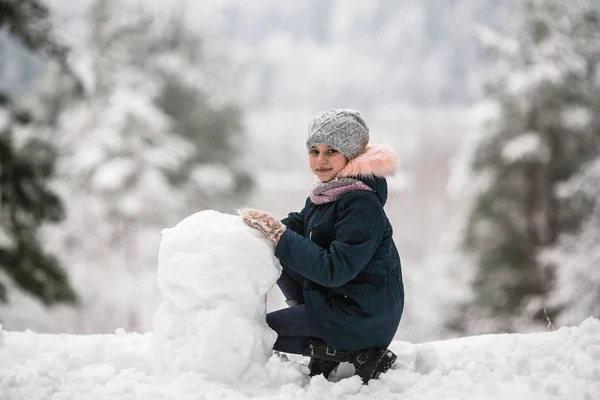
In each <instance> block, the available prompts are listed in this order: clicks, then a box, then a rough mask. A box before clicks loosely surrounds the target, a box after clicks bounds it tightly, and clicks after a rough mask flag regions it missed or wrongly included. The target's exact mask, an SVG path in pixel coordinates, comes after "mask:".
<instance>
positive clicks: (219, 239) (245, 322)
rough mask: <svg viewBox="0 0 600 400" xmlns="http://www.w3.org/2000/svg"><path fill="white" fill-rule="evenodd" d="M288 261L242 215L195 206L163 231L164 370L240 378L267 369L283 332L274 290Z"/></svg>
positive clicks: (160, 343)
mask: <svg viewBox="0 0 600 400" xmlns="http://www.w3.org/2000/svg"><path fill="white" fill-rule="evenodd" d="M280 271H281V267H280V265H279V262H278V260H277V259H276V258H275V256H274V255H273V247H272V245H271V244H270V243H269V242H268V241H267V240H266V239H265V238H264V237H263V236H262V235H261V234H260V233H259V232H258V231H256V230H254V229H252V228H250V227H248V226H247V225H246V224H244V223H243V222H242V221H241V219H240V218H239V217H237V216H233V215H227V214H221V213H218V212H216V211H202V212H199V213H196V214H193V215H191V216H189V217H187V218H185V219H184V220H183V221H181V222H180V223H179V224H177V225H176V226H175V227H174V228H171V229H165V230H163V231H162V241H161V244H160V250H159V256H158V286H159V288H160V291H161V294H162V302H161V304H160V306H159V307H158V309H157V311H156V313H155V315H154V320H153V326H154V337H153V348H154V353H155V356H156V359H157V363H158V370H159V372H160V373H161V374H164V375H167V376H170V377H176V376H180V375H181V374H183V373H186V372H194V373H201V374H205V375H206V376H207V377H208V378H210V379H212V380H218V381H225V382H236V381H238V380H239V379H252V378H257V377H259V376H264V375H265V373H266V372H265V369H264V366H265V364H266V363H267V361H268V360H269V358H270V357H271V355H272V349H273V343H274V342H275V340H276V338H277V335H276V333H275V332H274V331H272V330H271V329H270V328H269V327H268V325H267V324H266V322H265V315H266V295H267V292H268V291H269V290H270V289H271V288H272V287H273V285H274V284H275V282H276V281H277V278H278V277H279V274H280Z"/></svg>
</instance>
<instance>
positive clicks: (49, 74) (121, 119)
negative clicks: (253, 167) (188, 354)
mask: <svg viewBox="0 0 600 400" xmlns="http://www.w3.org/2000/svg"><path fill="white" fill-rule="evenodd" d="M122 6H123V4H121V3H119V2H116V1H111V0H95V1H93V2H92V3H91V5H90V8H89V10H88V13H87V16H86V23H85V24H84V25H82V28H83V29H82V31H81V32H79V33H78V34H77V35H76V38H77V40H74V41H73V44H72V46H71V48H70V59H71V60H73V63H74V65H76V66H77V69H76V73H77V76H78V77H80V79H81V81H82V93H81V94H79V93H78V90H77V86H76V85H74V82H73V79H72V77H69V76H68V75H67V74H65V71H64V70H63V69H62V68H59V67H58V66H57V65H52V64H49V65H48V67H47V69H46V71H45V72H44V73H43V74H42V76H41V78H40V80H39V84H38V85H37V87H36V90H35V92H34V93H33V95H32V96H31V101H32V104H33V105H32V107H33V108H34V109H35V115H34V123H35V125H36V128H37V129H39V130H40V131H44V132H45V135H46V137H47V138H49V139H50V140H52V142H53V143H56V144H57V146H58V148H59V149H60V152H61V153H60V157H59V160H58V163H57V187H58V188H59V189H60V193H61V194H62V195H63V196H64V198H65V205H66V208H67V211H68V218H67V220H66V221H65V222H64V223H63V224H61V226H59V227H56V228H54V229H52V231H51V235H49V236H48V240H49V242H51V243H52V245H53V246H55V248H56V249H58V250H59V252H60V254H61V256H62V257H64V259H65V260H66V261H68V263H69V265H70V268H71V269H72V272H73V275H75V276H76V277H77V281H76V282H77V284H78V285H81V286H85V287H90V288H89V289H88V290H86V293H84V294H83V295H82V301H81V302H82V306H83V307H82V308H81V313H80V314H79V315H76V314H74V313H73V312H72V311H70V310H66V311H65V312H66V313H68V314H67V315H65V316H63V321H64V320H71V321H72V324H71V325H73V326H77V328H76V329H77V331H78V332H110V331H114V329H115V328H116V327H124V328H126V329H128V330H138V331H139V330H144V329H147V328H148V327H149V326H150V325H149V323H150V320H151V316H152V313H153V312H154V310H155V307H156V304H153V303H151V302H148V301H145V302H143V303H140V302H139V301H137V300H138V299H140V298H144V299H152V298H158V296H157V293H156V292H155V290H156V288H155V284H154V283H155V282H154V281H155V273H156V269H155V268H156V249H157V248H158V245H159V241H160V231H161V230H162V229H163V228H164V227H166V226H172V225H173V224H175V223H177V222H178V221H179V220H181V219H182V218H183V217H185V216H187V215H189V214H190V213H192V212H197V211H199V210H201V209H206V208H212V209H222V210H227V211H228V212H231V207H227V206H228V204H227V203H228V200H232V202H233V201H234V200H233V199H235V203H236V204H239V202H240V196H242V195H243V194H244V193H245V191H247V189H248V188H249V187H250V186H251V184H252V181H251V180H250V178H249V174H248V173H247V172H246V171H247V168H246V165H245V164H244V163H243V160H244V157H243V152H242V151H243V144H244V142H243V139H244V131H243V126H242V106H241V102H240V101H238V100H237V97H239V94H238V90H239V89H238V88H239V86H237V85H234V84H232V82H234V81H235V76H232V73H233V72H235V71H231V68H230V64H228V63H226V62H224V61H223V60H222V59H218V58H214V57H213V54H209V52H208V51H207V50H206V49H205V46H204V45H203V42H202V40H201V38H200V37H199V36H198V34H197V33H195V32H193V31H192V30H191V29H188V28H186V27H185V25H184V24H183V23H182V22H181V21H180V20H171V21H170V23H168V24H167V26H166V29H162V28H163V27H161V26H159V24H158V22H157V21H156V20H155V19H154V18H153V17H151V16H150V15H149V14H148V12H147V11H145V10H144V9H143V8H134V9H127V12H124V9H123V8H122ZM174 18H175V17H174ZM230 72H232V73H230ZM236 89H238V90H236ZM100 281H101V282H103V285H102V286H97V285H95V283H96V282H100ZM106 287H110V288H111V289H112V290H106ZM117 287H120V289H116V288H117ZM73 318H74V320H73ZM49 325H51V323H49ZM50 329H52V328H50Z"/></svg>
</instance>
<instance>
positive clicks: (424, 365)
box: [0, 318, 600, 400]
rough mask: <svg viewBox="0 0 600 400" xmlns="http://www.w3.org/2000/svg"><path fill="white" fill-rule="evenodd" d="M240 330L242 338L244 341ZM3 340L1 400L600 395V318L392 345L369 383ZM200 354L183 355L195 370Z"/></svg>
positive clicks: (568, 399) (96, 339)
mask: <svg viewBox="0 0 600 400" xmlns="http://www.w3.org/2000/svg"><path fill="white" fill-rule="evenodd" d="M236 333H237V335H238V336H239V337H240V338H241V340H243V338H244V336H245V335H246V332H241V331H240V332H236ZM3 336H4V344H3V345H2V346H0V399H2V400H87V399H90V400H91V399H102V400H172V399H178V400H196V399H204V400H223V399H236V400H237V399H265V400H268V399H272V400H275V399H290V400H294V399H315V400H316V399H319V400H320V399H328V398H341V399H353V400H367V399H368V400H378V399H381V400H384V399H385V400H389V399H406V400H418V399H423V400H425V399H427V400H430V399H466V400H469V399H477V400H505V399H533V400H563V399H564V400H596V399H600V321H598V320H597V319H592V318H590V319H587V320H586V321H584V322H583V323H581V324H580V325H579V326H576V327H573V328H561V329H559V330H557V331H553V332H546V333H529V334H504V335H484V336H476V337H467V338H462V339H454V340H447V341H439V342H431V343H423V344H417V345H414V344H411V343H407V342H400V341H394V342H393V343H392V344H391V346H390V348H391V349H392V350H393V351H394V352H395V353H396V354H397V355H398V361H397V362H396V365H394V367H393V369H392V370H390V371H388V372H387V373H385V374H384V375H382V376H381V378H379V379H377V380H373V381H371V382H369V384H368V385H367V386H364V385H361V382H360V379H359V378H358V377H356V376H354V377H350V378H345V379H341V380H340V381H339V382H330V381H327V380H325V379H324V378H323V377H322V376H316V377H313V378H312V379H309V377H308V376H307V369H306V367H304V366H301V365H299V364H298V363H296V362H292V361H284V360H282V359H280V358H278V357H277V356H272V357H271V359H270V360H269V362H268V363H267V365H266V368H265V370H266V371H267V376H266V377H264V378H261V379H257V380H255V381H252V382H249V381H247V380H240V381H238V382H235V383H231V382H224V381H222V380H221V381H219V380H213V379H211V378H210V377H208V376H201V375H199V374H194V373H190V372H188V373H182V374H180V375H179V376H177V377H173V378H172V379H165V378H164V377H162V376H160V375H156V374H155V373H154V371H153V369H154V368H153V360H152V352H151V341H152V334H151V333H147V334H144V335H139V334H136V333H125V332H123V331H122V330H120V331H118V332H117V334H116V335H64V334H63V335H41V334H35V333H33V332H3ZM197 354H198V353H190V354H186V355H184V354H181V355H179V357H180V358H181V361H184V360H185V361H187V362H189V363H190V365H191V364H194V363H196V362H197V361H196V357H197ZM240 357H242V356H240ZM298 361H301V362H303V363H304V364H306V362H307V359H305V358H304V359H299V360H298Z"/></svg>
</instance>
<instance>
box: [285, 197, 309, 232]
mask: <svg viewBox="0 0 600 400" xmlns="http://www.w3.org/2000/svg"><path fill="white" fill-rule="evenodd" d="M309 205H310V198H307V199H306V203H304V208H303V209H302V211H300V212H293V213H289V214H288V216H287V218H284V219H282V220H281V223H282V224H284V225H285V226H286V228H288V229H291V230H292V231H294V232H296V233H297V234H298V235H301V236H304V217H305V216H306V211H307V210H308V207H309Z"/></svg>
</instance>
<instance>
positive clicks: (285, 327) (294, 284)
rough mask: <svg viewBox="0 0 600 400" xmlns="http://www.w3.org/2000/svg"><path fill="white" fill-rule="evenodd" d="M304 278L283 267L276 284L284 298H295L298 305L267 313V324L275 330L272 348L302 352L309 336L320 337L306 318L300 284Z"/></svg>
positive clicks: (289, 351)
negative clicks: (275, 335) (275, 336)
mask: <svg viewBox="0 0 600 400" xmlns="http://www.w3.org/2000/svg"><path fill="white" fill-rule="evenodd" d="M305 279H306V278H304V277H303V276H302V275H300V274H298V273H297V272H295V271H293V270H291V269H290V268H287V267H285V266H284V267H283V271H282V272H281V276H280V277H279V279H278V280H277V286H279V288H280V289H281V291H282V292H283V295H284V296H285V298H286V300H295V301H296V302H297V303H298V304H299V305H297V306H292V307H289V308H284V309H281V310H277V311H273V312H270V313H268V314H267V324H268V325H269V326H270V327H271V329H273V330H274V331H275V332H277V341H276V342H275V344H274V345H273V349H274V350H278V351H283V352H285V353H292V354H302V352H303V350H304V349H306V347H307V346H308V340H309V339H310V338H321V335H320V333H319V332H318V329H317V327H316V326H315V325H314V324H313V323H312V322H311V321H310V319H309V318H308V313H307V311H306V305H305V304H304V295H303V294H302V285H303V284H304V281H305Z"/></svg>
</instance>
